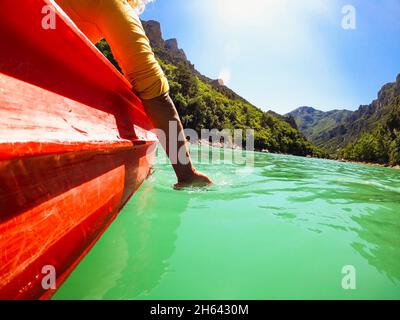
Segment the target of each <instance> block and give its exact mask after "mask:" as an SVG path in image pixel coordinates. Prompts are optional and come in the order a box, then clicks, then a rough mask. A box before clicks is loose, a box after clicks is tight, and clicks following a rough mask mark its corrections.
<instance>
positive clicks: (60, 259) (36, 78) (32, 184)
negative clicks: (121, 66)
mask: <svg viewBox="0 0 400 320" xmlns="http://www.w3.org/2000/svg"><path fill="white" fill-rule="evenodd" d="M46 5H54V3H53V2H51V1H45V0H23V1H18V2H15V1H2V2H1V3H0V18H1V19H0V29H1V30H2V36H3V39H2V41H1V44H0V54H1V58H0V72H1V73H0V299H38V298H49V297H51V295H52V294H54V292H55V290H54V289H47V287H46V286H43V283H42V282H43V280H44V277H45V276H46V275H48V272H47V271H46V270H48V269H46V266H52V267H54V270H55V271H56V284H55V285H56V287H59V286H60V285H61V284H62V282H63V281H64V280H65V279H66V277H67V276H68V275H69V274H70V272H71V271H72V270H73V269H74V267H75V266H76V265H77V264H78V263H79V261H80V260H81V259H82V258H83V257H84V256H85V254H86V253H87V252H88V251H89V249H90V248H91V246H92V245H93V244H94V243H95V241H96V240H97V239H98V238H99V236H100V235H101V234H102V233H103V232H104V230H105V229H106V228H107V226H108V225H109V224H110V223H111V222H112V221H113V219H114V218H115V217H116V215H117V214H118V212H119V211H120V210H121V209H122V208H123V206H124V205H125V203H126V202H127V201H128V200H129V198H130V197H131V196H132V194H133V193H134V192H135V190H137V188H138V187H139V186H140V184H141V183H142V182H143V181H144V179H145V178H146V177H147V176H148V174H149V170H150V168H151V165H152V162H153V160H154V156H155V151H156V142H157V140H156V138H155V135H154V134H152V133H151V132H150V130H151V129H152V124H151V121H150V120H149V118H148V117H147V116H146V114H145V112H144V110H143V107H142V105H141V102H140V100H139V99H138V98H137V97H136V96H135V95H134V94H133V93H132V91H131V87H130V85H129V84H128V83H127V82H126V80H125V79H124V78H123V77H122V76H121V75H120V74H119V73H118V72H117V71H116V70H115V68H113V66H112V65H111V64H110V63H109V62H108V61H107V60H106V59H105V58H104V57H103V56H102V55H101V54H100V53H99V52H98V51H97V49H96V48H95V47H94V46H93V45H91V44H90V43H89V41H88V40H87V39H86V38H85V36H84V35H83V34H82V33H80V31H79V30H77V28H76V27H75V26H74V25H73V23H72V22H71V21H70V20H69V19H68V18H67V17H66V16H65V15H64V14H63V13H62V12H61V11H60V9H59V8H57V7H55V12H56V17H57V25H56V29H50V30H48V29H43V28H42V25H41V22H42V20H43V17H44V14H43V13H42V12H43V11H42V10H43V7H44V6H46Z"/></svg>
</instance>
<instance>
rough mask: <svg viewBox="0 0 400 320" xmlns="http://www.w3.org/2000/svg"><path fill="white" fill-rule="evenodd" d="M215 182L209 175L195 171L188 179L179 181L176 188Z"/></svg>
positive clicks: (206, 184) (200, 185) (202, 185)
mask: <svg viewBox="0 0 400 320" xmlns="http://www.w3.org/2000/svg"><path fill="white" fill-rule="evenodd" d="M212 183H213V182H212V181H211V179H210V178H209V177H207V176H206V175H205V174H204V173H201V172H198V171H196V170H195V171H194V172H193V175H192V176H190V177H189V178H188V179H187V180H184V181H179V182H178V183H177V184H175V185H174V188H175V189H177V190H179V189H183V188H186V187H205V186H208V185H210V184H212Z"/></svg>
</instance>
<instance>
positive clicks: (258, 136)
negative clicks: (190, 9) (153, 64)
mask: <svg viewBox="0 0 400 320" xmlns="http://www.w3.org/2000/svg"><path fill="white" fill-rule="evenodd" d="M143 25H144V27H145V29H146V33H147V35H148V37H149V39H150V41H151V44H152V47H153V50H154V52H155V54H156V56H157V59H158V60H159V62H160V64H161V66H162V68H163V69H164V71H165V74H166V76H167V77H168V80H169V83H170V87H171V91H170V94H171V97H172V99H173V100H174V102H175V104H176V107H177V109H178V112H179V114H180V116H181V118H182V122H183V125H184V127H186V128H192V129H194V130H196V131H197V132H198V133H200V130H201V129H218V130H222V129H254V130H255V148H256V149H257V150H268V151H270V152H277V153H288V154H294V155H301V156H306V155H313V156H322V153H321V152H320V151H319V149H317V148H316V147H315V146H314V145H313V144H311V143H310V142H309V141H308V140H307V139H306V138H305V137H304V136H303V134H302V133H300V132H299V131H298V130H297V128H295V127H293V126H292V125H291V123H290V121H289V120H290V119H286V118H284V117H282V116H280V117H277V116H274V115H271V114H270V113H268V112H263V111H262V110H261V109H260V108H257V107H255V106H253V105H252V104H250V103H249V102H248V101H246V100H245V99H244V98H242V97H240V96H239V95H237V94H236V93H235V92H233V91H232V90H231V89H229V88H227V87H226V86H224V85H222V84H220V83H219V81H217V80H211V79H209V78H207V77H205V76H204V75H202V74H200V73H199V72H198V71H197V70H196V69H195V68H194V66H193V65H192V64H191V63H190V61H188V60H187V57H186V54H185V53H184V51H183V50H182V49H179V48H178V43H177V41H176V40H175V39H170V40H166V41H165V40H164V39H163V38H162V34H161V29H160V25H159V23H158V22H156V21H147V22H145V21H144V22H143ZM97 47H98V48H99V49H100V50H101V51H102V52H103V54H104V55H105V56H106V57H107V58H108V59H109V60H110V61H111V62H113V64H114V65H116V66H117V67H118V65H117V63H116V61H115V60H114V58H113V57H112V53H111V50H110V48H109V46H108V45H107V43H106V42H105V41H104V40H103V41H101V42H100V43H99V44H97Z"/></svg>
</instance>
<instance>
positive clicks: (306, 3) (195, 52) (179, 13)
mask: <svg viewBox="0 0 400 320" xmlns="http://www.w3.org/2000/svg"><path fill="white" fill-rule="evenodd" d="M345 5H352V6H353V7H354V8H355V10H356V11H355V13H356V29H355V30H345V29H343V28H342V19H343V17H344V14H343V13H342V9H343V7H344V6H345ZM142 19H144V20H148V19H155V20H158V21H160V22H161V26H162V31H163V35H164V38H165V39H167V38H177V39H178V41H179V45H180V47H181V48H183V49H184V50H185V52H186V54H187V56H188V58H189V60H191V61H192V63H194V64H195V66H196V68H197V69H198V70H199V71H200V72H202V73H203V74H205V75H206V76H208V77H210V78H218V77H222V78H224V79H225V81H226V82H227V83H228V86H229V87H230V88H232V89H233V90H235V91H236V92H237V93H238V94H240V95H242V96H243V97H244V98H246V99H247V100H249V101H250V102H252V103H253V104H255V105H256V106H258V107H261V108H263V109H265V110H268V109H272V110H274V111H276V112H279V113H286V112H288V111H291V110H292V109H294V108H296V107H298V106H304V105H307V106H313V107H317V108H319V109H322V110H329V109H336V108H339V109H343V108H347V109H356V108H358V106H359V105H360V104H368V103H370V102H371V101H372V100H373V99H375V97H376V94H377V91H378V90H379V89H380V87H381V86H382V85H383V84H385V83H386V82H390V81H394V80H395V78H396V75H397V74H398V73H400V0H347V1H342V0H156V1H155V2H154V3H151V4H149V5H148V7H147V9H146V12H145V13H144V14H143V16H142Z"/></svg>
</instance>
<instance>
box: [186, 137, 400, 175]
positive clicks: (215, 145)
mask: <svg viewBox="0 0 400 320" xmlns="http://www.w3.org/2000/svg"><path fill="white" fill-rule="evenodd" d="M189 143H190V144H192V145H198V146H208V147H213V148H219V149H224V148H227V149H233V150H244V149H243V148H242V147H240V146H237V145H234V144H228V145H226V144H225V143H222V142H209V141H206V140H198V141H197V142H189ZM257 152H264V153H271V152H269V151H257ZM276 154H280V153H276ZM289 155H290V154H289ZM304 157H305V158H315V157H312V156H304ZM319 159H325V160H332V161H337V162H348V163H355V164H362V165H366V166H371V167H381V168H389V169H395V170H400V165H395V166H391V165H389V164H381V163H373V162H364V161H355V160H346V159H331V158H319Z"/></svg>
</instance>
